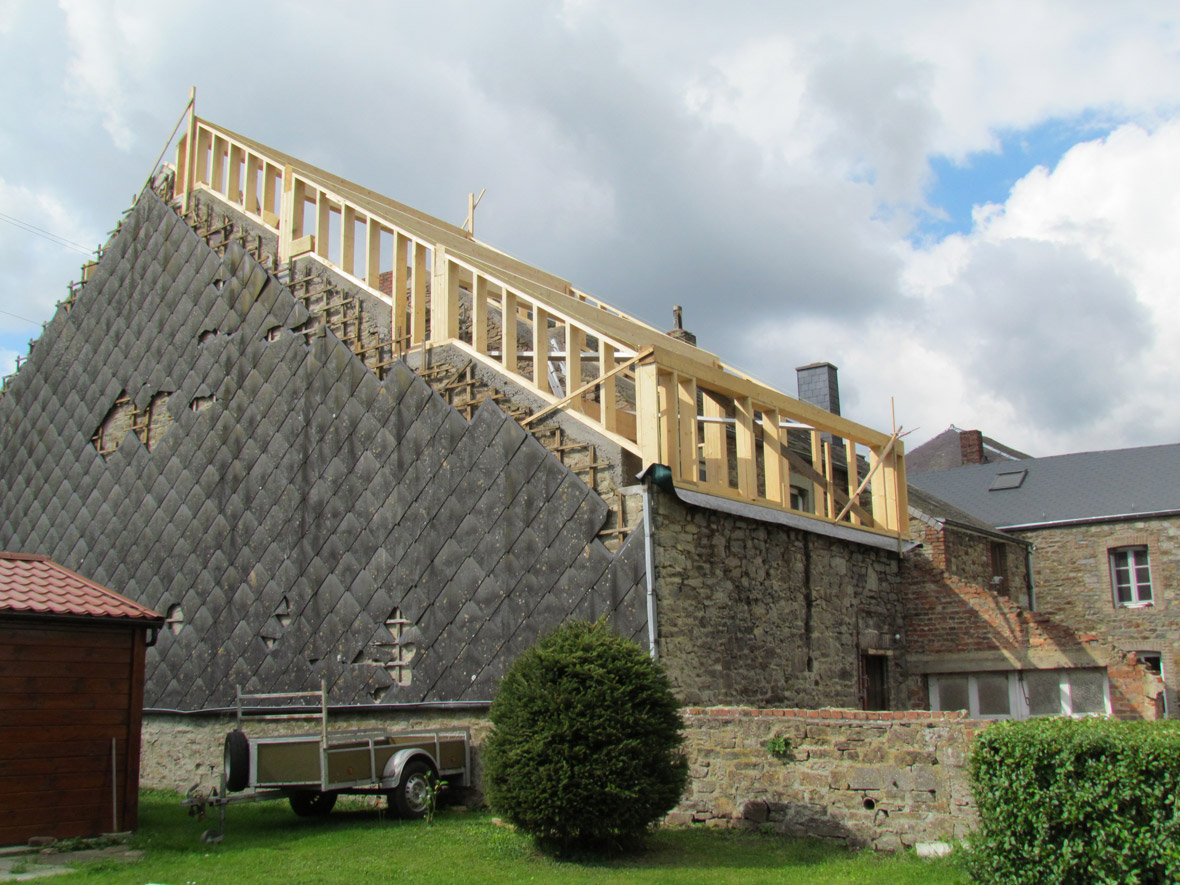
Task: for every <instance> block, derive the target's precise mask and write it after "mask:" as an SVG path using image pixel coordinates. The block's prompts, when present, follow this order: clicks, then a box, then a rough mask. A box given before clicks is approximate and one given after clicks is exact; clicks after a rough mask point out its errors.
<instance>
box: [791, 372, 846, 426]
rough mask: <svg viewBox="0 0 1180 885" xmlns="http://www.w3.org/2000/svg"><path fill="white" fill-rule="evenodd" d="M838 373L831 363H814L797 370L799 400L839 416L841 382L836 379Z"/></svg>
mask: <svg viewBox="0 0 1180 885" xmlns="http://www.w3.org/2000/svg"><path fill="white" fill-rule="evenodd" d="M836 372H837V369H836V367H835V366H833V365H832V364H831V363H812V364H811V365H809V366H799V367H798V368H796V369H795V378H796V382H797V384H798V388H799V399H801V400H803V402H805V403H811V404H812V405H813V406H819V407H820V408H821V409H826V410H827V411H829V412H831V413H832V414H833V415H839V414H840V382H839V381H838V380H837V379H836Z"/></svg>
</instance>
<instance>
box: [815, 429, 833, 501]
mask: <svg viewBox="0 0 1180 885" xmlns="http://www.w3.org/2000/svg"><path fill="white" fill-rule="evenodd" d="M811 467H812V469H813V470H814V471H815V472H816V473H818V474H820V475H823V474H824V472H825V471H824V443H823V437H821V436H820V433H819V431H818V430H813V431H811ZM815 487H816V488H815V515H816V516H831V506H830V504H829V500H828V499H829V497H830V495H829V494H828V489H827V488H821V487H820V485H819V483H815Z"/></svg>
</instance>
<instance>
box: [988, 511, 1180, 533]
mask: <svg viewBox="0 0 1180 885" xmlns="http://www.w3.org/2000/svg"><path fill="white" fill-rule="evenodd" d="M1177 515H1180V510H1152V511H1147V512H1143V513H1120V514H1114V515H1111V516H1083V517H1077V518H1075V519H1055V520H1050V521H1048V522H1026V523H1021V524H1019V525H999V526H996V528H998V529H1001V530H1002V531H1016V530H1018V529H1047V528H1054V527H1056V526H1068V525H1087V524H1089V523H1101V522H1126V521H1127V520H1129V519H1160V518H1162V517H1165V516H1177Z"/></svg>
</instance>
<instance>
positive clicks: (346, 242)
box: [340, 203, 357, 276]
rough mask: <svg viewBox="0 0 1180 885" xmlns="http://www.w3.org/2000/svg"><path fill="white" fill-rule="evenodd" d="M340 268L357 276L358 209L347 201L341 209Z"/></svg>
mask: <svg viewBox="0 0 1180 885" xmlns="http://www.w3.org/2000/svg"><path fill="white" fill-rule="evenodd" d="M340 269H341V270H343V271H344V272H345V273H349V274H352V275H353V276H356V275H357V273H356V210H355V209H353V208H352V207H351V206H349V205H348V204H347V203H345V204H344V205H343V206H342V207H341V211H340Z"/></svg>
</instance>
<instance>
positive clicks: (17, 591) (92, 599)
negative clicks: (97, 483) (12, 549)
mask: <svg viewBox="0 0 1180 885" xmlns="http://www.w3.org/2000/svg"><path fill="white" fill-rule="evenodd" d="M0 612H7V613H12V612H21V613H28V614H39V615H68V616H86V617H92V618H119V619H129V620H144V621H156V622H160V621H163V620H164V619H163V617H162V616H160V615H158V614H156V613H155V612H154V611H152V610H151V609H148V608H144V607H143V606H142V605H138V604H136V603H134V602H132V601H131V600H130V599H127V598H126V597H124V596H120V595H119V594H118V593H116V592H114V591H113V590H108V589H107V588H106V587H103V586H101V585H99V584H96V583H94V582H93V581H90V580H87V579H86V578H84V577H82V576H81V575H79V574H77V573H75V572H72V571H70V570H69V569H67V568H63V567H62V566H60V565H58V564H57V563H56V562H53V561H52V560H50V559H49V558H48V557H45V556H38V555H36V554H29V553H0Z"/></svg>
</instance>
